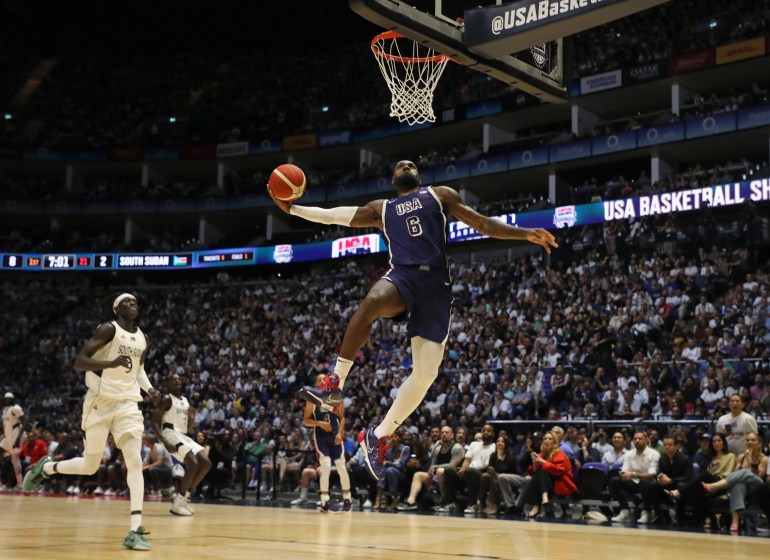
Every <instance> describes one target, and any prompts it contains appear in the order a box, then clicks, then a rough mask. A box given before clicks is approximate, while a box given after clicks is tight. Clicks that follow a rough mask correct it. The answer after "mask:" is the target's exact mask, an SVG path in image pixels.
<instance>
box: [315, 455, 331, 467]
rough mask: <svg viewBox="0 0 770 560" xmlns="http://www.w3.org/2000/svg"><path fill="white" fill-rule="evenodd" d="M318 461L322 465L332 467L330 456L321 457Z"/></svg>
mask: <svg viewBox="0 0 770 560" xmlns="http://www.w3.org/2000/svg"><path fill="white" fill-rule="evenodd" d="M318 462H319V463H320V464H321V466H322V467H324V468H327V469H330V468H332V459H331V457H321V458H320V459H319V460H318Z"/></svg>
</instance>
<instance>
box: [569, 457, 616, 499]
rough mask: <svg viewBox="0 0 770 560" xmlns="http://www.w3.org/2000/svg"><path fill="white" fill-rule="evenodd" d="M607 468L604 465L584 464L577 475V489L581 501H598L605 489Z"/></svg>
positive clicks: (607, 477)
mask: <svg viewBox="0 0 770 560" xmlns="http://www.w3.org/2000/svg"><path fill="white" fill-rule="evenodd" d="M608 480H609V468H608V467H607V465H605V464H604V463H586V464H585V465H583V466H582V468H581V469H580V472H579V473H578V481H577V487H578V492H579V493H580V497H581V499H584V500H600V499H602V494H604V491H605V489H606V488H607V481H608Z"/></svg>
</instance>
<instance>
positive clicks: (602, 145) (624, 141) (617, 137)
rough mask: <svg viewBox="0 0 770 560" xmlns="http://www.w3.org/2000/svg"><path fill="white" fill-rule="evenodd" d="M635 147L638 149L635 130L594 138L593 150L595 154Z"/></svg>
mask: <svg viewBox="0 0 770 560" xmlns="http://www.w3.org/2000/svg"><path fill="white" fill-rule="evenodd" d="M634 149H636V131H635V130H627V131H625V132H618V133H617V134H610V135H609V136H600V137H598V138H594V139H593V140H592V151H593V155H595V156H600V155H604V154H610V153H614V152H622V151H623V150H634Z"/></svg>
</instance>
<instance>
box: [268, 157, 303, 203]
mask: <svg viewBox="0 0 770 560" xmlns="http://www.w3.org/2000/svg"><path fill="white" fill-rule="evenodd" d="M306 186H307V179H306V178H305V174H304V173H303V172H302V170H301V169H300V168H299V167H297V166H296V165H292V164H291V163H284V164H283V165H279V166H278V167H276V168H275V169H273V172H272V173H271V174H270V179H269V180H268V181H267V188H268V189H270V192H271V193H273V196H274V197H275V198H277V199H278V200H285V201H287V202H289V201H292V200H297V199H298V198H299V197H301V196H302V195H303V194H304V192H305V187H306Z"/></svg>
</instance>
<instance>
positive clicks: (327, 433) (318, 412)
mask: <svg viewBox="0 0 770 560" xmlns="http://www.w3.org/2000/svg"><path fill="white" fill-rule="evenodd" d="M325 383H326V375H324V374H323V373H321V374H319V375H317V376H316V387H321V386H322V385H324V384H325ZM304 424H305V426H307V427H309V428H313V444H314V446H315V452H316V454H317V455H318V463H319V464H320V465H321V477H320V480H319V481H318V483H319V486H320V487H321V510H320V511H321V512H322V513H329V512H333V511H334V510H332V508H331V504H330V503H329V477H330V475H331V472H332V462H334V466H335V467H337V475H338V476H339V477H340V485H341V486H342V499H343V503H342V512H343V513H348V512H349V511H351V509H352V505H351V502H350V496H351V494H350V477H349V476H348V470H347V467H346V465H345V449H344V447H343V442H344V441H345V407H344V405H343V403H342V401H340V402H339V403H338V404H337V406H335V407H334V408H333V409H331V410H328V409H325V408H321V407H320V406H316V405H314V404H313V403H312V402H308V403H307V404H306V405H305V419H304Z"/></svg>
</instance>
